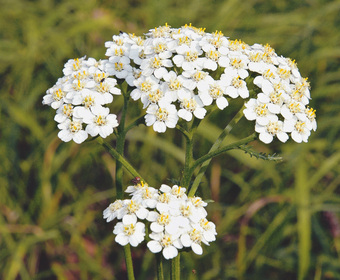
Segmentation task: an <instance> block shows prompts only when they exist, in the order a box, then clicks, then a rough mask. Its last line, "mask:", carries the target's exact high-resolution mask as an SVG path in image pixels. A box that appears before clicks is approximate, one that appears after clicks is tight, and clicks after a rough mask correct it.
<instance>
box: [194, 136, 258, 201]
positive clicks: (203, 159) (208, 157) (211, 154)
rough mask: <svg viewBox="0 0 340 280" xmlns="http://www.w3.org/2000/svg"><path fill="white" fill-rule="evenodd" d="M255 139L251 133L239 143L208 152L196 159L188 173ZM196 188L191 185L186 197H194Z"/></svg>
mask: <svg viewBox="0 0 340 280" xmlns="http://www.w3.org/2000/svg"><path fill="white" fill-rule="evenodd" d="M256 138H257V137H256V133H253V134H252V135H250V136H248V137H246V138H243V139H241V140H239V141H236V142H234V143H232V144H230V145H227V146H224V147H222V148H219V149H216V150H214V151H213V152H209V153H208V154H206V155H204V156H202V157H200V158H199V159H197V160H196V161H195V162H194V164H193V165H192V166H191V168H190V172H191V173H193V172H194V170H195V169H196V167H198V166H199V165H201V164H203V163H205V162H206V161H209V162H210V160H211V159H212V158H213V157H215V156H218V155H220V154H222V153H224V152H226V151H229V150H232V149H235V148H237V147H239V146H241V145H245V144H247V143H249V142H251V141H253V140H255V139H256ZM197 188H198V184H197V185H192V187H191V188H190V191H189V193H188V196H194V195H195V193H196V190H197Z"/></svg>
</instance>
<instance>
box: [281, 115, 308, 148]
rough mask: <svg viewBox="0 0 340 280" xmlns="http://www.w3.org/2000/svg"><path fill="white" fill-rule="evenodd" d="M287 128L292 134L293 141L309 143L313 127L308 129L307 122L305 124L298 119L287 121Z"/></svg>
mask: <svg viewBox="0 0 340 280" xmlns="http://www.w3.org/2000/svg"><path fill="white" fill-rule="evenodd" d="M285 128H286V130H287V131H289V132H291V137H292V139H293V140H294V141H295V142H297V143H301V142H308V137H309V135H310V131H311V126H309V127H308V123H307V122H303V121H301V120H299V119H297V118H296V117H293V118H292V119H289V120H286V121H285Z"/></svg>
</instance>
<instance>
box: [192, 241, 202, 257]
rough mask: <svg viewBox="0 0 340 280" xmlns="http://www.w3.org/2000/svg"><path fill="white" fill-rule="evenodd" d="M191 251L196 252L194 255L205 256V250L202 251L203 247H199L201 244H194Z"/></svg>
mask: <svg viewBox="0 0 340 280" xmlns="http://www.w3.org/2000/svg"><path fill="white" fill-rule="evenodd" d="M191 249H192V250H193V251H194V253H195V254H197V255H202V254H203V249H202V247H201V245H199V244H197V243H195V242H193V243H192V244H191Z"/></svg>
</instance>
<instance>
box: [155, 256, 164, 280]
mask: <svg viewBox="0 0 340 280" xmlns="http://www.w3.org/2000/svg"><path fill="white" fill-rule="evenodd" d="M156 260H157V280H164V274H163V260H162V254H161V253H158V254H156Z"/></svg>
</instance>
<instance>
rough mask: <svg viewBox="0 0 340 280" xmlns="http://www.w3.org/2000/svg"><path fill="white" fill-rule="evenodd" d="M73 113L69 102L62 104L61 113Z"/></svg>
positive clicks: (66, 114) (70, 114) (69, 114)
mask: <svg viewBox="0 0 340 280" xmlns="http://www.w3.org/2000/svg"><path fill="white" fill-rule="evenodd" d="M72 113H73V107H72V105H71V104H65V105H64V106H63V114H64V115H65V116H67V117H71V116H72Z"/></svg>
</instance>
